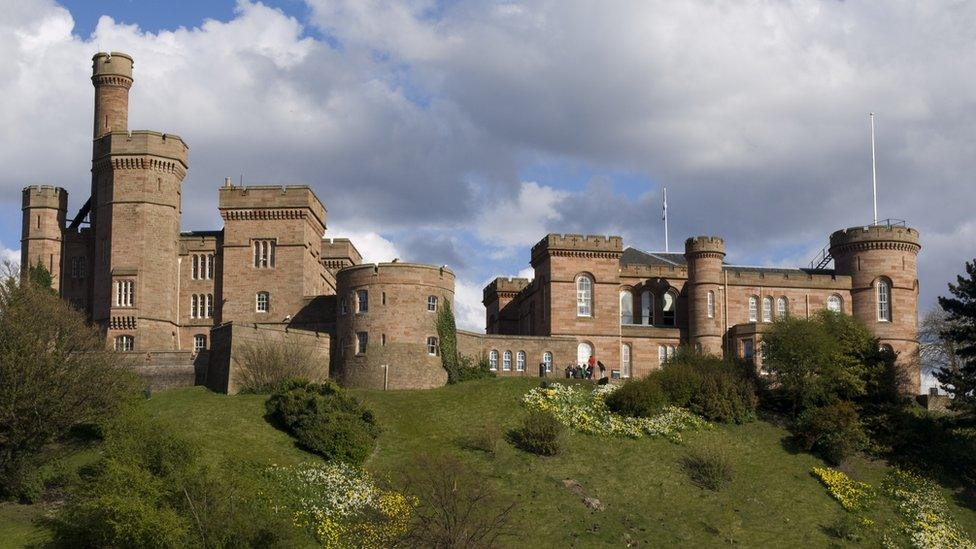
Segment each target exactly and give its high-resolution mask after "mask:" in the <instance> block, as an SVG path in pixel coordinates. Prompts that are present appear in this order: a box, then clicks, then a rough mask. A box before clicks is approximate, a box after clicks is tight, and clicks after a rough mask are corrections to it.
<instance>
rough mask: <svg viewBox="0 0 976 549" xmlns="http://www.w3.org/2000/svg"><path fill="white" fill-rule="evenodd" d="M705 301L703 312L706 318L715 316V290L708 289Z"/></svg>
mask: <svg viewBox="0 0 976 549" xmlns="http://www.w3.org/2000/svg"><path fill="white" fill-rule="evenodd" d="M707 300H708V301H707V302H706V304H705V312H706V314H707V315H708V318H715V292H713V291H709V292H708V297H707Z"/></svg>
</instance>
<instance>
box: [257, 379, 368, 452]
mask: <svg viewBox="0 0 976 549" xmlns="http://www.w3.org/2000/svg"><path fill="white" fill-rule="evenodd" d="M265 409H266V411H267V417H268V419H269V420H270V421H271V422H272V423H274V424H275V425H277V426H278V427H280V428H281V429H284V430H285V431H288V432H289V433H291V435H292V436H294V437H295V438H296V439H297V441H298V444H299V445H300V446H302V447H303V448H305V449H306V450H308V451H310V452H314V453H316V454H319V455H321V456H323V457H325V458H326V459H330V460H331V459H334V460H339V461H344V462H348V463H353V464H357V465H358V464H361V463H362V462H363V461H365V460H366V458H367V457H368V456H369V454H370V452H372V451H373V446H374V445H375V444H376V437H378V436H379V431H380V430H379V426H378V425H377V423H376V418H375V417H374V416H373V412H372V411H370V410H368V409H366V408H364V407H363V406H362V405H361V404H360V403H359V401H358V400H356V399H355V397H353V396H351V395H349V394H347V393H346V392H345V391H344V390H343V389H342V388H341V387H339V386H338V385H337V384H336V383H335V382H334V381H331V380H326V381H325V382H323V383H311V382H307V381H301V380H289V381H286V382H284V383H283V384H282V387H281V390H279V391H278V392H275V393H274V394H272V395H271V397H270V398H268V401H267V402H266V403H265Z"/></svg>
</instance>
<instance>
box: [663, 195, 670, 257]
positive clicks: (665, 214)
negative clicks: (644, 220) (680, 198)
mask: <svg viewBox="0 0 976 549" xmlns="http://www.w3.org/2000/svg"><path fill="white" fill-rule="evenodd" d="M664 251H665V252H670V251H671V250H670V249H669V248H668V188H667V187H664Z"/></svg>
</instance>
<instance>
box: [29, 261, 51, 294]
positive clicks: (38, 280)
mask: <svg viewBox="0 0 976 549" xmlns="http://www.w3.org/2000/svg"><path fill="white" fill-rule="evenodd" d="M27 280H28V281H29V282H30V283H31V284H33V285H35V286H36V287H38V288H43V289H45V290H47V291H48V292H50V293H52V294H53V293H56V292H55V291H54V277H53V276H51V271H49V270H47V267H45V266H44V264H43V263H41V260H40V259H38V260H37V265H28V266H27Z"/></svg>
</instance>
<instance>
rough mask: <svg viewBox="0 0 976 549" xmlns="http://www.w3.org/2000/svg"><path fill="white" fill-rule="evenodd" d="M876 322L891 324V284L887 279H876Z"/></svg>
mask: <svg viewBox="0 0 976 549" xmlns="http://www.w3.org/2000/svg"><path fill="white" fill-rule="evenodd" d="M877 286H878V320H879V321H881V322H891V282H889V281H888V279H887V278H879V279H878V284H877Z"/></svg>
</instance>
